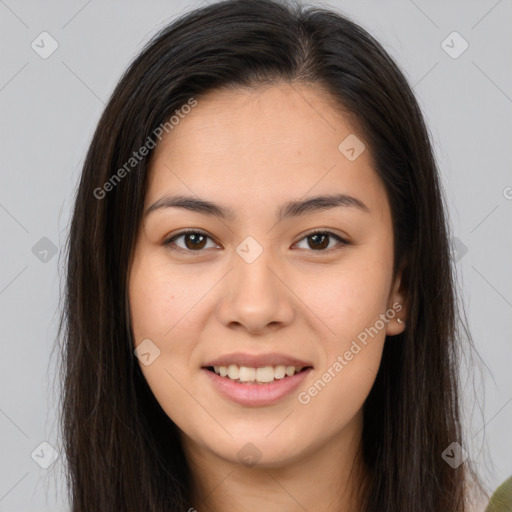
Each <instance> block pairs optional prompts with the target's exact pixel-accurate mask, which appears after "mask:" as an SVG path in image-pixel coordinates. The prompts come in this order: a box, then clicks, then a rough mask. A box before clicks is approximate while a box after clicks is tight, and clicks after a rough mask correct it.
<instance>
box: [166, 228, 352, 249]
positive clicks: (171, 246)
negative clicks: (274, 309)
mask: <svg viewBox="0 0 512 512" xmlns="http://www.w3.org/2000/svg"><path fill="white" fill-rule="evenodd" d="M191 234H193V235H203V236H205V237H207V238H209V239H210V240H213V238H212V237H211V236H209V235H208V234H206V233H205V232H203V231H199V230H189V231H182V232H181V233H177V234H176V235H173V236H172V237H171V238H168V239H167V240H166V241H165V242H164V243H163V245H164V246H166V247H168V249H169V250H171V251H174V252H178V253H182V254H191V253H201V252H204V249H200V250H197V251H192V250H190V249H183V248H181V247H177V246H175V245H174V241H175V240H177V239H178V238H180V237H182V236H184V235H191ZM314 235H328V236H329V237H332V238H335V239H336V240H338V242H340V244H339V245H341V247H343V246H344V245H350V242H349V241H347V240H345V239H344V238H342V237H341V236H339V235H337V234H336V233H333V232H332V231H328V230H315V231H312V232H310V233H307V234H306V235H304V236H303V237H302V238H301V239H300V240H299V241H298V242H296V243H299V242H302V240H304V239H306V238H309V237H311V236H314ZM294 245H295V244H294ZM341 247H340V248H341ZM333 250H339V248H338V249H336V247H331V248H330V249H318V250H313V249H310V250H309V251H310V252H316V253H330V252H331V251H333Z"/></svg>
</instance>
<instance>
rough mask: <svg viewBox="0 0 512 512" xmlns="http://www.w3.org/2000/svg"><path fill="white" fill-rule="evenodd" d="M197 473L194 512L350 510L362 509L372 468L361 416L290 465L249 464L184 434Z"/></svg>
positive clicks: (192, 470) (193, 471) (192, 494)
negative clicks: (363, 453) (366, 455)
mask: <svg viewBox="0 0 512 512" xmlns="http://www.w3.org/2000/svg"><path fill="white" fill-rule="evenodd" d="M182 443H183V446H184V449H185V452H186V455H187V459H188V462H189V466H190V470H191V473H192V481H193V488H192V489H191V494H190V502H191V512H192V511H193V510H194V509H195V510H197V511H199V512H203V511H208V512H226V511H227V510H236V511H239V512H252V511H254V510H265V511H266V512H278V511H279V512H296V511H297V512H304V511H305V510H315V512H345V511H346V512H348V511H353V510H360V508H361V492H362V490H363V483H364V482H365V478H366V476H367V471H366V469H365V468H364V464H363V461H362V458H361V449H360V448H361V417H357V418H355V419H354V421H353V422H352V423H351V424H350V425H348V426H347V427H346V428H345V429H344V430H343V431H342V432H340V433H338V435H337V436H336V437H335V438H332V439H330V440H329V442H327V443H325V444H323V445H321V446H314V447H311V448H310V449H309V451H308V453H303V454H298V455H297V456H296V457H295V458H294V460H292V461H288V462H287V463H286V464H278V463H275V464H271V465H270V464H269V465H266V466H260V465H255V466H252V467H247V466H244V465H242V464H240V463H237V462H235V461H232V460H226V459H225V458H221V457H219V456H218V455H216V454H215V453H213V452H212V451H210V450H208V449H206V448H204V447H202V446H199V445H197V444H196V443H194V442H193V441H192V440H191V439H190V438H189V437H188V436H185V435H182Z"/></svg>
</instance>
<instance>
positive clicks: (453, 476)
mask: <svg viewBox="0 0 512 512" xmlns="http://www.w3.org/2000/svg"><path fill="white" fill-rule="evenodd" d="M67 276H68V281H67V293H66V308H65V311H64V316H63V319H62V329H63V331H64V333H65V351H64V354H63V355H64V357H63V361H64V364H63V382H64V391H63V404H62V414H63V418H62V425H63V435H64V443H65V449H66V455H67V460H68V464H69V473H68V474H69V484H70V498H71V502H72V510H73V512H79V511H89V510H102V511H111V510H112V511H114V510H134V511H135V510H151V511H171V510H172V511H178V510H189V511H192V510H199V511H201V510H210V511H215V512H217V511H226V510H256V509H263V510H266V511H273V510H278V509H279V510H283V509H284V510H290V511H295V510H315V511H341V510H347V511H348V510H361V511H366V512H369V511H375V512H377V511H379V512H385V511H389V512H396V511H398V510H404V511H405V510H410V511H412V510H414V511H415V512H421V511H425V512H426V511H429V512H431V511H432V510H439V511H441V510H442V511H450V512H451V511H453V512H455V511H456V512H463V511H468V510H470V505H471V503H470V502H471V499H472V498H471V497H470V496H469V490H470V489H475V488H478V487H477V486H478V483H477V479H476V477H475V475H474V472H473V471H472V469H471V466H470V464H469V460H467V459H466V455H467V454H466V452H465V450H464V446H465V442H464V439H462V433H461V426H460V416H459V414H460V411H459V390H458V379H457V374H456V366H457V361H458V357H459V356H458V354H459V349H460V348H461V346H460V343H461V341H462V340H461V339H460V337H459V335H458V333H459V329H458V324H457V315H456V304H457V303H456V293H455V289H454V281H453V277H452V267H451V256H450V246H449V232H448V227H447V221H446V219H445V206H444V204H443V197H442V193H441V188H440V180H439V176H438V173H437V169H436V163H435V160H434V156H433V151H432V147H431V143H430V140H429V136H428V131H427V128H426V126H425V123H424V119H423V117H422V114H421V111H420V109H419V107H418V104H417V101H416V99H415V98H414V95H413V93H412V91H411V88H410V86H409V85H408V83H407V81H406V79H405V78H404V76H403V74H402V73H401V72H400V70H399V69H398V68H397V66H396V65H395V63H394V62H393V60H392V59H391V58H390V57H389V55H388V54H387V53H386V52H385V50H384V49H383V48H382V47H381V46H380V45H379V43H378V42H377V41H375V40H374V39H373V38H372V37H371V36H370V35H369V34H368V33H367V32H366V31H365V30H363V29H362V28H361V27H359V26H358V25H356V24H355V23H353V22H351V21H350V20H348V19H347V18H345V17H343V16H342V15H340V14H337V13H334V12H331V11H328V10H324V9H318V8H310V9H305V8H302V7H300V6H299V5H295V4H285V3H284V2H277V1H270V0H258V1H254V0H252V1H251V0H241V1H232V0H227V1H224V2H220V3H216V4H213V5H210V6H207V7H204V8H201V9H197V10H195V11H193V12H190V13H189V14H187V15H184V16H182V17H181V18H180V19H178V20H176V21H175V22H174V23H172V24H171V25H169V26H168V27H166V28H165V29H164V30H162V31H161V32H160V33H159V34H157V35H156V36H155V37H154V38H153V40H152V41H150V43H149V44H148V45H147V46H146V47H145V48H144V50H143V51H142V52H141V54H140V55H139V56H138V57H137V58H136V59H135V60H134V62H133V63H132V64H131V65H130V67H129V68H128V70H127V71H126V73H125V74H124V76H123V77H122V79H121V80H120V82H119V84H118V86H117V87H116V89H115V91H114V93H113V95H112V97H111V99H110V101H109V103H108V105H107V106H106V109H105V111H104V113H103V116H102V118H101V120H100V122H99V124H98V127H97V130H96V133H95V135H94V138H93V141H92V143H91V146H90V148H89V152H88V155H87V159H86V162H85V164H84V168H83V172H82V177H81V181H80V186H79V189H78V192H77V197H76V203H75V209H74V212H73V219H72V225H71V230H70V238H69V260H68V268H67Z"/></svg>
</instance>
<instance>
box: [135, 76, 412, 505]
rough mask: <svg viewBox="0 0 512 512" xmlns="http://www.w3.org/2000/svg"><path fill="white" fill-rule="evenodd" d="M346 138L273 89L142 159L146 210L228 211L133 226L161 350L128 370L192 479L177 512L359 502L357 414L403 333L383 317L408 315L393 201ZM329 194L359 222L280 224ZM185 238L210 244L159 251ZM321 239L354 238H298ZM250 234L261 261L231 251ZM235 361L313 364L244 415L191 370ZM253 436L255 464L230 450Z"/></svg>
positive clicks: (333, 217) (315, 100)
mask: <svg viewBox="0 0 512 512" xmlns="http://www.w3.org/2000/svg"><path fill="white" fill-rule="evenodd" d="M355 133H356V132H355V129H354V128H353V127H352V126H350V124H349V123H348V120H347V119H346V118H345V117H343V115H342V114H341V111H340V110H339V109H337V108H336V107H335V105H334V103H333V102H332V101H330V99H329V97H328V96H327V95H326V94H325V93H323V92H322V90H321V89H320V88H319V87H315V86H306V85H303V84H296V83H295V84H293V85H290V84H279V85H273V86H271V87H266V88H262V87H260V88H257V89H252V90H247V89H244V90H241V89H240V90H236V91H233V90H229V91H228V90H217V91H214V92H211V93H209V94H208V95H206V96H204V97H201V98H199V99H198V104H197V106H196V107H195V108H194V109H192V111H191V112H190V113H189V114H188V115H187V116H186V117H184V119H182V120H181V121H180V122H179V124H178V125H177V126H175V127H174V129H173V130H172V131H170V132H169V133H168V134H167V135H165V137H164V138H163V139H162V141H161V142H160V143H159V145H158V146H157V147H156V149H155V150H154V154H153V155H152V160H151V166H150V173H149V176H148V189H147V194H146V198H145V209H146V208H148V207H149V206H150V205H152V204H153V203H154V202H156V201H157V200H158V199H160V198H161V197H163V196H164V195H166V194H177V193H180V194H186V195H192V196H194V197H197V196H198V197H200V198H202V199H207V200H210V201H213V202H215V203H218V204H220V205H222V206H226V207H229V208H231V209H233V210H234V212H235V213H236V216H237V217H236V219H235V220H226V219H220V218H218V217H215V216H211V215H205V214H201V213H198V212H193V211H188V210H185V209H183V208H176V207H171V208H160V209H157V210H155V211H153V212H152V213H150V214H148V215H147V216H145V217H144V220H143V223H142V224H141V226H140V230H139V232H138V238H137V242H136V246H135V251H134V254H133V259H132V264H131V271H130V277H129V296H130V311H131V315H132V328H133V333H134V337H135V345H136V346H137V345H138V344H139V343H141V342H142V340H145V339H150V340H151V341H152V343H154V345H156V346H157V347H158V349H159V350H160V355H159V356H158V357H157V358H156V359H155V360H154V361H153V362H152V363H151V364H150V365H148V366H145V365H143V364H140V366H141V370H142V372H143V374H144V376H145V378H146V379H147V382H148V384H149V386H150V388H151V390H152V392H153V393H154V395H155V397H156V399H157V400H158V402H159V403H160V404H161V406H162V408H163V410H164V411H165V412H166V414H167V415H168V416H169V417H170V418H171V419H172V420H173V421H174V422H175V423H176V424H177V425H178V427H179V428H180V431H181V438H182V443H183V447H184V449H185V453H186V455H187V458H188V460H189V463H190V467H191V471H192V475H193V480H194V488H193V490H192V494H191V497H190V499H191V505H190V506H191V507H194V508H195V509H197V510H199V511H203V510H209V511H215V512H217V511H219V512H220V511H222V510H228V509H229V510H238V511H254V510H266V511H269V512H272V511H277V510H279V511H280V512H283V511H290V512H291V511H299V510H300V511H303V510H304V509H306V510H315V511H322V512H327V511H334V510H336V511H339V510H355V509H356V508H357V506H358V503H359V501H358V499H359V498H358V494H357V492H356V491H357V487H358V486H359V485H360V484H361V483H362V482H364V478H365V476H367V473H366V470H365V468H364V465H363V464H362V463H361V459H360V458H359V455H358V454H359V452H358V450H359V449H360V438H361V430H362V406H363V403H364V401H365V399H366V397H367V396H368V394H369V392H370V389H371V387H372V385H373V382H374V380H375V376H376V374H377V371H378V368H379V364H380V360H381V355H382V349H383V346H384V341H385V337H386V335H396V334H398V333H400V332H401V331H402V330H403V329H404V324H400V323H398V322H397V320H396V318H397V317H401V318H405V316H406V305H405V303H404V301H405V291H404V290H403V286H402V285H401V272H399V273H398V275H397V276H396V278H395V279H393V275H392V265H393V230H392V219H391V213H390V207H389V203H388V200H387V195H386V191H385V188H384V185H383V184H382V182H381V180H380V178H379V177H378V175H377V174H376V172H375V171H374V169H373V168H372V157H371V154H370V150H369V147H368V145H366V150H365V151H363V152H362V154H361V155H360V156H359V157H358V158H357V159H356V160H354V161H350V160H349V159H347V158H346V157H345V156H344V155H343V154H342V153H341V152H340V151H339V150H338V146H339V144H340V142H341V141H343V140H344V139H345V138H346V137H347V136H348V135H350V134H355ZM357 136H358V138H359V139H360V140H364V139H363V137H362V136H361V135H357ZM333 193H345V194H350V195H352V196H355V197H357V198H358V199H360V200H361V201H363V202H364V203H365V205H366V206H367V207H368V208H369V210H370V211H369V212H365V211H362V210H359V209H357V208H353V207H352V208H351V207H339V206H338V207H336V208H332V209H325V210H322V211H316V212H312V213H309V214H306V215H302V216H298V217H290V218H288V219H283V220H281V221H280V222H277V221H276V212H277V210H278V208H279V207H280V206H281V205H282V204H284V203H285V202H287V201H291V200H299V199H307V198H310V197H313V196H316V195H323V194H333ZM185 228H186V229H191V230H193V229H197V230H200V231H201V232H205V233H206V234H207V235H208V237H210V238H207V239H206V241H205V242H204V243H203V244H202V245H201V248H200V249H199V250H198V249H194V247H196V246H194V244H193V241H192V242H191V241H190V237H186V236H182V237H180V238H178V239H176V240H175V241H174V244H175V246H178V247H181V248H182V249H183V250H184V251H187V249H188V253H178V252H174V251H172V250H171V249H170V247H169V246H166V245H165V241H166V240H168V239H169V238H170V237H171V235H173V234H175V233H178V232H179V231H181V230H183V229H185ZM317 228H318V229H324V230H329V231H333V232H334V233H335V234H337V235H340V236H341V237H342V238H345V239H347V240H348V241H350V244H349V245H344V244H342V243H340V242H339V241H338V240H337V239H336V238H329V239H327V241H326V242H325V244H326V245H327V243H328V247H327V248H320V249H318V247H319V245H321V242H322V241H320V242H319V241H318V240H317V241H316V242H315V240H311V238H308V237H307V235H308V233H307V232H308V231H310V230H312V229H317ZM248 236H251V237H253V238H254V239H255V240H256V241H257V242H258V243H259V244H260V246H261V247H262V249H263V252H262V253H261V255H260V256H259V257H258V258H257V259H256V260H255V261H253V262H252V263H248V262H247V261H245V260H244V259H242V257H241V256H240V255H239V254H238V253H237V252H236V248H237V247H238V246H239V244H240V243H241V242H242V241H243V240H244V239H245V238H246V237H248ZM196 244H197V242H196ZM324 247H325V246H324ZM194 251H195V252H194ZM200 251H202V252H200ZM322 251H323V252H322ZM394 303H401V304H402V310H401V311H400V313H397V314H396V316H395V317H394V318H393V319H391V320H389V321H388V322H387V323H385V325H384V328H382V329H380V330H379V331H378V334H377V335H374V337H373V338H369V341H368V343H367V345H366V346H363V345H361V344H359V345H361V347H362V350H361V351H360V352H358V353H357V355H355V356H354V357H353V359H352V360H351V361H350V362H348V364H347V365H346V366H344V367H343V369H342V370H341V371H340V372H338V373H337V374H336V377H334V378H332V379H331V381H330V382H329V383H328V384H327V385H326V386H325V387H324V388H323V389H322V390H321V392H319V393H318V394H317V395H316V396H314V397H312V398H311V401H310V402H309V403H308V404H302V403H300V402H299V400H298V393H299V392H301V391H305V390H306V391H307V390H308V388H310V387H311V386H312V385H313V384H314V383H315V382H316V381H317V380H318V379H319V378H321V376H322V374H324V373H325V372H326V371H327V370H328V368H329V367H332V366H333V363H334V362H335V361H336V360H337V356H338V355H343V354H344V353H345V352H346V351H347V350H348V349H349V348H350V346H351V344H352V342H353V341H354V340H356V337H357V335H358V334H359V333H361V332H362V331H364V330H365V328H368V327H370V326H374V325H375V323H376V321H377V320H378V319H379V317H380V315H383V314H385V312H386V311H387V310H389V309H390V308H392V305H393V304H394ZM235 351H240V352H247V353H250V354H264V353H269V352H280V353H285V354H289V355H292V356H295V357H298V358H299V359H302V360H304V361H308V362H310V363H311V365H312V366H313V370H312V371H311V373H310V374H309V375H308V376H307V379H306V381H305V382H304V383H303V384H302V385H301V386H300V389H298V390H297V391H296V392H293V393H291V394H290V395H289V396H286V397H285V398H284V399H282V400H280V401H279V402H278V403H277V404H274V405H269V406H259V407H250V406H242V405H239V404H236V403H234V402H231V401H230V400H228V399H226V398H224V397H223V396H221V395H220V394H219V393H218V392H217V390H216V389H215V388H214V387H213V386H212V384H211V383H210V381H209V379H208V378H207V377H206V376H205V375H204V371H202V370H200V368H201V366H202V365H204V364H205V363H206V362H207V361H208V360H211V359H213V358H216V357H218V356H220V355H223V354H228V353H230V352H235ZM248 442H251V443H253V444H254V445H255V446H256V447H257V448H258V450H259V451H260V452H261V458H260V459H259V461H258V463H257V464H256V465H255V466H252V467H249V466H246V465H244V464H243V463H242V462H241V460H240V459H239V458H238V456H237V453H238V452H239V450H240V449H241V448H242V447H243V446H244V445H245V444H246V443H248ZM351 469H353V471H352V473H351Z"/></svg>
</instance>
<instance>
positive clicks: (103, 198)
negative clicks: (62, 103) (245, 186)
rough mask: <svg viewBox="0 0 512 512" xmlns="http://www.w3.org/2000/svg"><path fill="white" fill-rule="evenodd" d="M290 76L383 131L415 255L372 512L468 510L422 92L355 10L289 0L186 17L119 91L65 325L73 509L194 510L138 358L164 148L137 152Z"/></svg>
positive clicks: (442, 242) (91, 182)
mask: <svg viewBox="0 0 512 512" xmlns="http://www.w3.org/2000/svg"><path fill="white" fill-rule="evenodd" d="M282 81H287V82H303V83H308V84H313V85H317V86H318V87H322V88H323V89H324V90H327V91H328V92H329V93H330V94H331V96H332V97H333V98H334V99H335V100H336V104H337V107H339V108H340V110H343V112H344V113H346V114H347V115H348V116H350V118H351V119H352V121H353V122H354V123H355V126H357V128H358V130H359V131H360V133H361V134H362V135H363V136H364V138H365V140H366V141H368V143H369V147H370V151H371V154H372V156H373V159H374V164H375V170H376V172H377V173H378V175H379V176H380V178H381V179H382V181H383V183H384V184H385V187H386V191H387V194H388V198H389V202H390V205H391V211H392V218H393V232H394V244H395V246H394V247H395V253H394V254H395V266H394V271H395V272H396V271H397V269H398V268H399V267H400V265H401V264H402V263H404V262H406V263H407V265H406V267H405V274H404V280H405V282H406V285H407V290H408V296H407V302H408V306H409V309H408V315H407V318H406V319H405V320H406V325H407V328H406V329H405V331H404V332H403V333H402V334H400V335H397V336H393V337H389V338H388V339H386V342H385V347H384V352H383V357H382V362H381V366H380V369H379V372H378V375H377V377H376V380H375V384H374V386H373V388H372V390H371V392H370V395H369V396H368V398H367V400H366V402H365V405H364V427H363V455H364V461H365V462H366V464H367V466H368V467H369V468H370V470H371V472H370V479H369V485H368V488H367V489H366V492H365V497H364V508H363V510H364V511H366V512H397V511H414V512H432V511H434V510H435V511H443V512H463V511H465V510H467V509H466V508H465V507H466V506H465V504H464V501H465V500H464V494H465V491H466V485H467V481H468V475H469V474H470V473H471V471H470V469H469V464H468V463H467V462H466V463H464V464H462V465H460V466H458V467H455V468H453V467H451V465H449V464H447V462H445V460H444V459H443V457H442V453H443V452H444V450H445V449H446V448H447V447H448V446H449V445H450V444H451V443H452V442H457V443H459V444H460V445H464V442H463V439H462V432H461V424H460V416H459V415H460V411H459V408H460V406H459V382H458V376H457V362H458V360H459V357H460V354H459V352H460V351H459V349H460V343H461V341H462V336H460V331H459V329H458V317H457V310H456V306H457V297H456V291H455V287H454V276H453V266H452V264H453V262H452V255H451V250H450V235H449V228H448V222H447V218H446V206H445V205H444V204H443V201H444V199H443V195H442V190H441V186H440V179H439V176H438V170H437V167H436V162H435V159H434V156H433V150H432V147H431V142H430V139H429V134H428V130H427V127H426V125H425V122H424V119H423V116H422V113H421V110H420V108H419V105H418V103H417V101H416V99H415V97H414V94H413V92H412V90H411V87H410V85H409V84H408V82H407V80H406V79H405V77H404V76H403V74H402V73H401V71H400V70H399V69H398V67H397V66H396V64H395V63H394V61H393V60H392V59H391V57H390V56H389V55H388V54H387V52H386V51H385V50H384V49H383V48H382V46H381V45H380V44H379V43H378V42H377V41H376V40H375V39H374V38H373V37H372V36H371V35H370V34H368V33H367V32H366V31H365V30H364V29H363V28H361V27H360V26H358V25H357V24H355V23H354V22H352V21H350V20H349V19H348V18H347V17H345V16H343V15H341V14H339V13H336V12H333V11H329V10H326V9H322V8H316V7H304V6H300V5H299V4H296V3H292V2H285V1H284V0H283V1H278V0H275V1H272V0H226V1H222V2H219V3H215V4H212V5H209V6H206V7H203V8H199V9H196V10H194V11H191V12H189V13H188V14H186V15H183V16H182V17H180V18H179V19H177V20H175V21H174V22H173V23H172V24H170V25H168V26H167V27H166V28H164V29H163V30H161V31H160V32H159V33H158V34H157V35H156V36H155V37H154V38H153V39H152V40H151V41H150V42H149V43H148V44H147V45H146V47H145V48H144V49H143V51H142V52H141V53H140V55H139V56H138V57H137V58H136V59H135V60H134V61H133V62H132V63H131V64H130V66H129V67H128V69H127V71H126V72H125V73H124V75H123V77H122V78H121V80H120V81H119V83H118V85H117V87H116V88H115V90H114V92H113V94H112V96H111V98H110V100H109V101H108V104H107V106H106V108H105V110H104V112H103V115H102V117H101V119H100V121H99V123H98V126H97V129H96V131H95V134H94V137H93V139H92V142H91V144H90V147H89V150H88V153H87V157H86V160H85V163H84V166H83V170H82V174H81V179H80V184H79V187H78V190H77V193H76V198H75V204H74V210H73V214H72V223H71V226H70V234H69V239H68V245H67V248H66V249H67V253H66V254H67V268H66V279H67V280H66V291H65V297H64V307H63V310H62V317H61V325H60V329H59V335H63V346H62V357H61V360H62V363H61V364H62V367H61V380H62V385H63V389H62V406H61V414H62V419H61V426H62V435H63V440H64V448H65V452H66V454H65V455H66V461H67V466H68V468H67V477H68V486H69V487H68V489H69V498H70V501H71V505H72V511H73V512H90V511H92V510H94V511H102V512H110V511H112V512H114V511H116V512H117V511H142V510H147V511H154V512H164V511H166V512H168V511H178V510H180V511H184V510H187V509H189V507H190V506H191V505H192V504H191V503H189V502H188V501H187V496H188V492H189V489H190V484H191V475H190V472H189V467H188V465H187V460H186V458H185V456H184V453H183V451H182V447H181V445H180V442H179V438H178V432H177V427H176V425H175V424H174V423H173V421H172V420H171V419H170V418H169V417H168V416H167V415H166V414H165V412H164V411H163V410H162V408H161V407H160V405H159V404H158V402H157V401H156V399H155V397H154V396H153V394H152V393H151V391H150V389H149V387H148V385H147V383H146V381H145V379H144V377H143V375H142V373H141V371H140V367H139V365H138V364H137V363H136V361H134V353H133V347H134V343H133V333H132V330H131V321H130V316H129V307H128V294H127V290H128V288H127V284H128V283H127V278H128V274H129V272H128V271H129V268H130V261H131V257H132V252H133V248H134V243H135V239H136V233H137V228H138V226H139V224H140V221H141V213H142V207H143V203H144V197H145V191H146V174H147V169H148V165H149V162H150V161H151V154H149V155H148V156H147V157H145V158H143V159H141V160H140V161H137V162H136V164H135V165H133V166H131V167H130V168H129V169H128V168H127V167H126V162H127V161H129V159H130V157H131V156H132V154H133V152H134V151H135V152H136V151H137V150H138V149H139V148H141V147H143V146H144V144H145V143H147V139H148V137H151V136H153V137H154V133H155V130H156V129H157V128H158V127H159V126H161V125H162V124H164V123H165V122H166V121H168V119H169V116H171V115H173V113H175V111H176V110H178V109H180V107H182V106H183V105H185V104H186V103H187V102H188V101H189V100H190V98H195V99H196V100H197V101H200V98H201V95H203V94H205V93H206V92H209V91H212V90H215V89H217V88H220V87H233V88H236V87H255V86H258V85H261V84H263V83H265V84H270V85H271V84H273V83H278V82H282ZM132 163H133V162H132ZM123 166H124V168H125V171H126V172H125V173H121V174H122V179H117V178H119V169H121V168H123ZM114 175H117V178H116V179H114V178H115V176H114ZM107 182H109V183H110V184H111V186H110V187H105V183H107ZM107 189H108V192H104V191H105V190H107ZM98 190H102V191H103V192H101V194H100V193H98V192H97V191H98ZM95 191H96V193H95Z"/></svg>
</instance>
